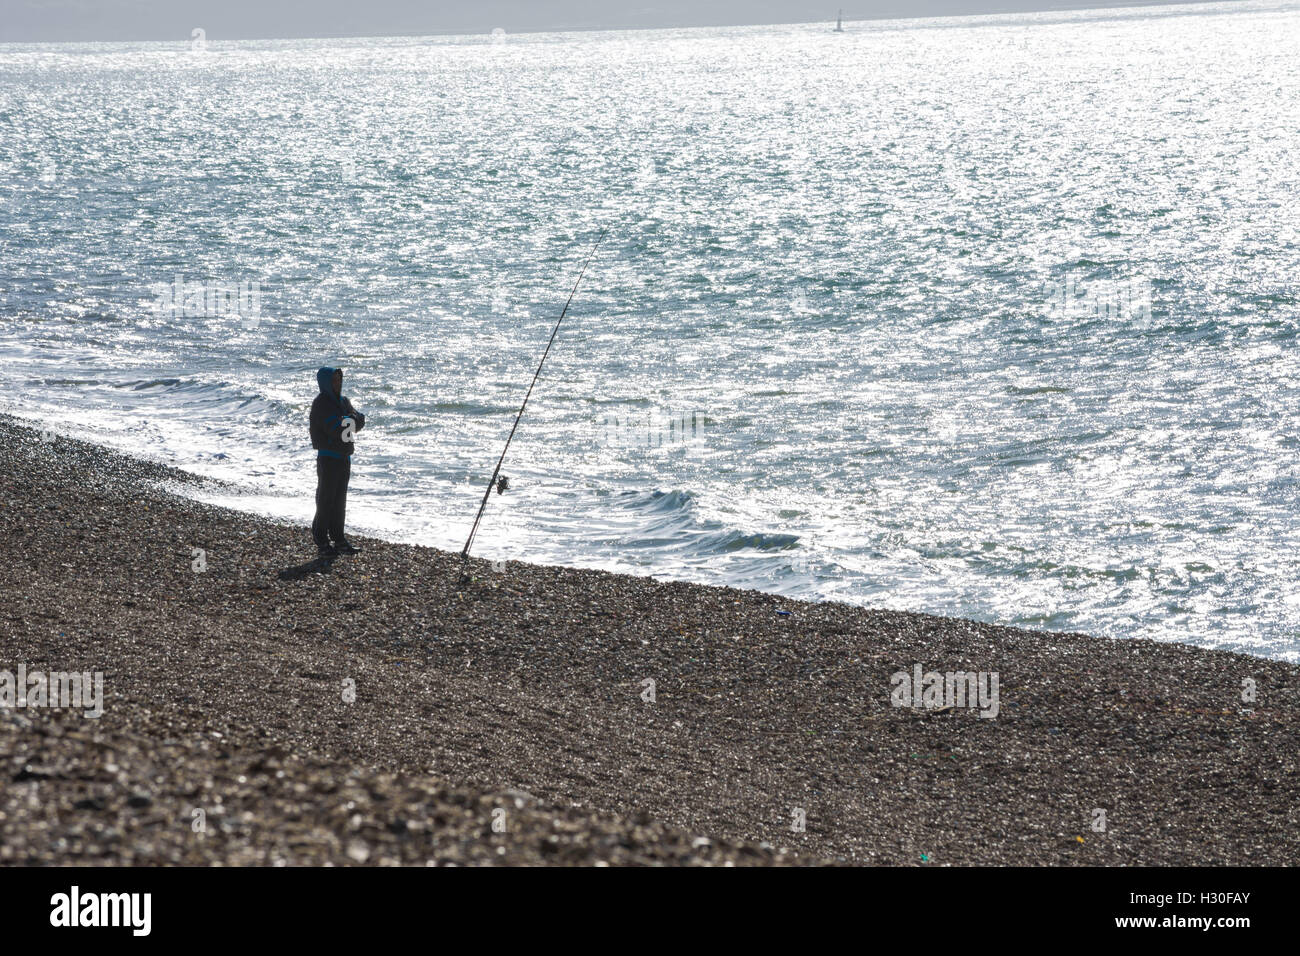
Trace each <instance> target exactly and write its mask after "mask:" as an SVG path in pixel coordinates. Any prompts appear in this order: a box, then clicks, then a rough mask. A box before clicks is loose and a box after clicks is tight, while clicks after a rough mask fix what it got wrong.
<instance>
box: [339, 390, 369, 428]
mask: <svg viewBox="0 0 1300 956" xmlns="http://www.w3.org/2000/svg"><path fill="white" fill-rule="evenodd" d="M343 410H344V411H346V412H347V413H348V414H349V415H350V416H351V417H352V420H353V421H354V422H356V429H355V430H356V431H361V429H363V428H365V427H366V416H365V415H362V414H361V413H360V412H359V411H357V410H356V409H355V408H353V407H352V399H350V398H345V399H343Z"/></svg>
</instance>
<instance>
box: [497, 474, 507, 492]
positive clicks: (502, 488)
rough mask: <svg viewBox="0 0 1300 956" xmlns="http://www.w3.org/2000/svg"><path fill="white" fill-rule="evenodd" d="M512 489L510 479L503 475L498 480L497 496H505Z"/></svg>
mask: <svg viewBox="0 0 1300 956" xmlns="http://www.w3.org/2000/svg"><path fill="white" fill-rule="evenodd" d="M509 488H510V479H509V478H507V477H506V476H505V475H502V476H501V477H500V478H498V479H497V494H503V493H504V492H506V491H508V490H509Z"/></svg>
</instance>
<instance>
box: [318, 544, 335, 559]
mask: <svg viewBox="0 0 1300 956" xmlns="http://www.w3.org/2000/svg"><path fill="white" fill-rule="evenodd" d="M316 555H317V557H321V558H337V557H338V556H339V551H338V548H336V547H334V545H332V544H327V545H321V546H318V547H317V548H316Z"/></svg>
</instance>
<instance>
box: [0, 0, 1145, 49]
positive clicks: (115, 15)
mask: <svg viewBox="0 0 1300 956" xmlns="http://www.w3.org/2000/svg"><path fill="white" fill-rule="evenodd" d="M841 5H842V6H843V8H844V16H845V18H846V19H849V20H853V19H869V18H873V17H920V16H944V15H960V14H972V13H1004V12H1010V11H1015V10H1054V9H1077V8H1080V7H1103V6H1138V5H1140V4H1139V3H1132V2H1128V3H1126V2H1123V0H1120V2H1111V3H1106V2H1095V0H1094V2H1088V0H858V2H852V0H847V2H846V0H826V2H825V3H824V4H823V3H818V2H815V0H621V2H620V0H458V2H447V0H0V42H31V41H43V40H177V41H187V40H188V39H189V36H190V31H191V30H192V29H194V28H195V27H202V28H203V29H204V30H205V31H206V33H207V38H208V40H209V41H219V40H223V39H247V38H254V37H258V38H260V37H332V36H386V35H394V34H411V35H424V34H433V33H487V32H489V31H491V30H492V29H493V28H494V27H501V28H502V29H504V30H505V31H506V32H507V33H526V32H530V31H536V30H570V29H573V30H577V29H601V28H605V29H619V28H628V27H674V26H712V25H724V24H744V23H795V22H807V21H812V20H833V19H834V18H835V14H836V10H837V8H838V7H840V6H841Z"/></svg>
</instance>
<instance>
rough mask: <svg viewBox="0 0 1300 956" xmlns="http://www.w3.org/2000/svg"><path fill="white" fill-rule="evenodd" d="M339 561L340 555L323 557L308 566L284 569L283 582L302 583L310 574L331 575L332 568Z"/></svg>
mask: <svg viewBox="0 0 1300 956" xmlns="http://www.w3.org/2000/svg"><path fill="white" fill-rule="evenodd" d="M337 560H338V555H334V554H331V555H329V556H321V557H319V558H312V559H311V560H310V561H308V562H307V563H306V564H298V565H294V566H293V567H292V568H284V569H282V570H281V571H280V573H279V578H280V580H281V581H300V580H302V579H303V578H305V577H307V575H309V574H329V572H330V568H331V567H332V566H333V564H334V562H335V561H337Z"/></svg>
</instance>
